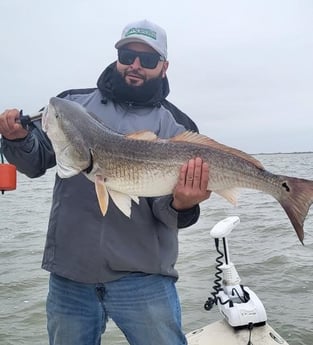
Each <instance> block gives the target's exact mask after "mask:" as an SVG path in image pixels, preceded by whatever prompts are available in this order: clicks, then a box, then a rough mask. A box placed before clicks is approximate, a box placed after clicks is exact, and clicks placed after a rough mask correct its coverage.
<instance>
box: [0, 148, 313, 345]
mask: <svg viewBox="0 0 313 345" xmlns="http://www.w3.org/2000/svg"><path fill="white" fill-rule="evenodd" d="M257 158H258V159H259V160H260V161H261V162H262V163H263V164H264V165H265V166H266V168H267V169H268V170H270V171H272V172H275V173H283V174H288V175H291V176H298V177H304V178H309V179H313V154H309V153H304V154H276V155H258V156H257ZM53 180H54V171H50V172H48V173H47V174H46V175H45V176H43V177H41V178H39V179H35V180H30V179H28V178H26V177H24V176H22V175H18V189H17V190H16V191H14V192H8V193H5V194H4V195H3V196H2V195H0V239H1V240H0V267H1V268H0V344H2V345H11V344H12V345H13V344H19V345H23V344H27V345H39V344H40V345H46V344H48V340H47V334H46V319H45V298H46V294H47V281H48V274H47V272H45V271H43V270H41V268H40V265H41V257H42V252H43V246H44V242H45V234H46V227H47V220H48V214H49V209H50V205H51V193H52V186H53ZM230 215H237V216H239V217H240V220H241V223H240V225H239V226H238V227H237V228H236V229H235V230H234V231H233V232H232V234H231V235H230V237H229V247H230V255H231V261H233V262H234V263H235V264H236V268H237V270H238V272H239V275H240V277H241V279H242V283H243V284H244V285H247V286H249V287H250V288H251V289H252V290H253V291H254V292H255V293H257V295H258V296H259V297H260V298H261V300H262V301H263V303H264V305H265V308H266V310H267V314H268V319H269V322H270V324H271V326H272V327H274V328H275V330H276V331H277V332H278V333H280V334H281V335H282V336H283V337H284V338H285V339H286V340H287V341H288V342H289V343H290V345H312V344H313V274H312V272H313V207H312V210H311V211H310V213H309V215H308V217H307V220H306V223H305V229H306V237H305V246H302V245H301V244H300V242H299V241H298V240H297V237H296V234H295V232H294V231H293V229H292V226H291V224H290V223H289V220H288V219H287V217H286V215H285V213H284V211H283V210H282V209H281V207H280V206H279V204H278V203H277V202H276V201H275V200H273V199H272V198H271V197H270V196H267V195H265V194H262V193H259V192H256V191H244V192H242V193H241V195H240V198H239V205H238V207H236V208H234V207H233V206H230V205H229V204H228V203H227V202H226V201H224V200H222V199H221V198H220V197H218V196H213V197H212V198H211V199H210V200H209V201H207V202H205V203H203V205H202V215H201V218H200V220H199V222H198V223H197V224H196V225H194V226H193V227H191V228H188V229H185V230H182V231H181V232H180V256H179V261H178V264H177V267H178V269H179V272H180V280H179V282H178V289H179V293H180V297H181V303H182V309H183V323H184V329H185V331H186V332H190V331H191V330H193V329H196V328H200V327H202V326H204V325H206V324H208V323H210V322H212V321H215V320H217V319H219V318H220V315H219V313H218V312H217V309H216V307H214V308H213V309H212V310H211V311H210V312H207V311H205V310H204V308H203V304H204V302H205V301H206V299H207V297H208V295H209V294H210V292H211V291H212V286H213V280H214V273H215V258H216V256H217V254H216V251H215V247H214V242H213V240H212V239H211V238H210V235H209V232H210V230H211V228H212V227H213V225H214V224H215V223H216V222H218V221H220V220H221V219H223V218H224V217H227V216H230ZM103 343H104V344H109V345H113V344H127V343H126V341H125V340H124V337H123V336H122V334H121V333H120V331H119V330H118V329H117V328H116V326H115V325H114V324H113V323H112V322H109V326H108V330H107V332H106V334H105V335H104V336H103Z"/></svg>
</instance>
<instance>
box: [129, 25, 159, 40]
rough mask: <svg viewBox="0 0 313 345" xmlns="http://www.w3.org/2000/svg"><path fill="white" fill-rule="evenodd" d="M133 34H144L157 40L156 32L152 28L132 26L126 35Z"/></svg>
mask: <svg viewBox="0 0 313 345" xmlns="http://www.w3.org/2000/svg"><path fill="white" fill-rule="evenodd" d="M132 35H143V36H147V37H150V38H152V39H154V40H156V32H155V31H153V30H150V29H144V28H131V29H129V30H128V31H127V32H126V34H125V37H129V36H132Z"/></svg>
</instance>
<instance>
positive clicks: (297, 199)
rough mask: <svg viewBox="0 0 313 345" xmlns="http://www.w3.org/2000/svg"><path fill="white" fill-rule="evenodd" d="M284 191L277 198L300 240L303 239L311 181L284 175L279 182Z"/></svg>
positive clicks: (312, 193)
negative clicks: (282, 179)
mask: <svg viewBox="0 0 313 345" xmlns="http://www.w3.org/2000/svg"><path fill="white" fill-rule="evenodd" d="M281 186H282V188H283V190H284V191H285V192H283V193H281V195H280V197H279V198H278V201H279V203H280V204H281V206H282V207H283V209H284V210H285V211H286V213H287V215H288V217H289V219H290V221H291V223H292V225H293V227H294V229H295V231H296V233H297V235H298V238H299V240H300V242H301V243H302V244H303V239H304V230H303V225H304V220H305V218H306V216H307V214H308V211H309V209H310V206H311V205H312V203H313V181H310V180H305V179H300V178H296V177H288V176H284V181H283V182H282V184H281Z"/></svg>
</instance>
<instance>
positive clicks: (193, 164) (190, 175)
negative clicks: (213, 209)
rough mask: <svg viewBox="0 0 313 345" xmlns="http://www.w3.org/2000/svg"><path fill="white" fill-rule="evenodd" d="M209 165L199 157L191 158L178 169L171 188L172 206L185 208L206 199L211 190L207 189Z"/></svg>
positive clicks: (180, 208)
mask: <svg viewBox="0 0 313 345" xmlns="http://www.w3.org/2000/svg"><path fill="white" fill-rule="evenodd" d="M208 182H209V166H208V164H207V163H204V162H203V161H202V159H201V158H199V157H197V158H195V159H191V160H190V161H189V162H188V163H186V164H184V165H183V166H182V167H181V169H180V174H179V178H178V182H177V184H176V186H175V188H174V190H173V201H172V207H173V208H174V209H175V210H177V211H179V210H186V209H189V208H192V207H193V206H195V205H197V204H199V203H200V202H201V201H204V200H206V199H208V198H209V197H210V195H211V191H209V190H207V187H208Z"/></svg>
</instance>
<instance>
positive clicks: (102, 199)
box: [95, 175, 109, 216]
mask: <svg viewBox="0 0 313 345" xmlns="http://www.w3.org/2000/svg"><path fill="white" fill-rule="evenodd" d="M95 187H96V194H97V198H98V203H99V206H100V210H101V213H102V215H103V216H105V215H106V213H107V211H108V204H109V195H108V190H107V188H106V185H105V183H104V178H103V176H101V175H96V176H95Z"/></svg>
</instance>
